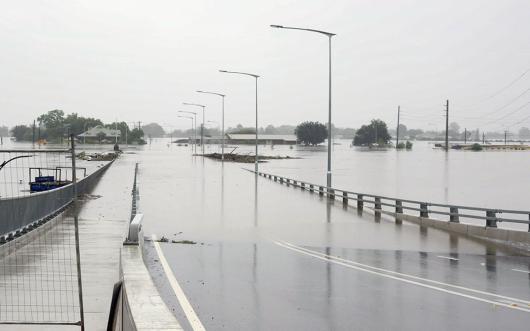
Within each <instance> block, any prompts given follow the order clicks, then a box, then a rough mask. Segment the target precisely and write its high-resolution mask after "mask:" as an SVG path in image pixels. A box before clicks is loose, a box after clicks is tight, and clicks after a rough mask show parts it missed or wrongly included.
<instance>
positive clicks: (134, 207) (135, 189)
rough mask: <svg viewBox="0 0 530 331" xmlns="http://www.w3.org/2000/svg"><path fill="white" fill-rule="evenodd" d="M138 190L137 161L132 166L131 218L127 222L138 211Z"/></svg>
mask: <svg viewBox="0 0 530 331" xmlns="http://www.w3.org/2000/svg"><path fill="white" fill-rule="evenodd" d="M139 193H140V192H139V191H138V163H136V165H135V167H134V181H133V187H132V193H131V194H132V204H131V219H130V220H129V222H132V221H133V219H134V217H135V216H136V213H137V212H138V200H139V199H140V194H139Z"/></svg>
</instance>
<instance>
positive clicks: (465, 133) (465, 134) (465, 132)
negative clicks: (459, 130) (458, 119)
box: [464, 128, 467, 145]
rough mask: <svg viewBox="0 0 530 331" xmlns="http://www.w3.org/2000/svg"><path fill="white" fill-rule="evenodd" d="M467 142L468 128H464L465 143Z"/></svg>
mask: <svg viewBox="0 0 530 331" xmlns="http://www.w3.org/2000/svg"><path fill="white" fill-rule="evenodd" d="M465 144H467V128H464V145H465Z"/></svg>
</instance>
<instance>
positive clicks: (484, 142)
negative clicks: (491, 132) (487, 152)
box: [482, 132, 486, 145]
mask: <svg viewBox="0 0 530 331" xmlns="http://www.w3.org/2000/svg"><path fill="white" fill-rule="evenodd" d="M485 144H486V135H485V134H484V132H482V145H485Z"/></svg>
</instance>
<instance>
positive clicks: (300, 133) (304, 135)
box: [294, 122, 328, 146]
mask: <svg viewBox="0 0 530 331" xmlns="http://www.w3.org/2000/svg"><path fill="white" fill-rule="evenodd" d="M294 134H296V138H297V139H298V141H299V142H300V143H302V144H304V145H306V146H307V145H313V146H315V145H318V144H320V143H322V142H324V140H326V137H327V136H328V129H327V128H326V126H325V125H324V124H322V123H319V122H303V123H301V124H299V125H298V126H297V127H296V129H294Z"/></svg>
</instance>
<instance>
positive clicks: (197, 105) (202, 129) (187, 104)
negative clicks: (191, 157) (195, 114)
mask: <svg viewBox="0 0 530 331" xmlns="http://www.w3.org/2000/svg"><path fill="white" fill-rule="evenodd" d="M182 104H183V105H185V106H196V107H202V126H201V147H202V155H204V108H206V106H205V105H201V104H198V103H188V102H183V103H182ZM195 125H197V124H195Z"/></svg>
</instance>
